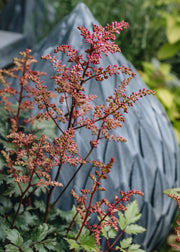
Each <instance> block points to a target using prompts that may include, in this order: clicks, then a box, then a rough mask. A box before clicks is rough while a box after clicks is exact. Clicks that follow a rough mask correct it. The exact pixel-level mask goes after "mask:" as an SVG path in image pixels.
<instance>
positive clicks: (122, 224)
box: [117, 212, 126, 230]
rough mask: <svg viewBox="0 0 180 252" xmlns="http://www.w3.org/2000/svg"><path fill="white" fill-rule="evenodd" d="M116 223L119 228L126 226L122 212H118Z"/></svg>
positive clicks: (122, 228)
mask: <svg viewBox="0 0 180 252" xmlns="http://www.w3.org/2000/svg"><path fill="white" fill-rule="evenodd" d="M118 216H119V218H118V220H117V221H118V224H119V227H120V228H121V230H124V229H125V228H126V219H125V217H124V214H123V213H122V212H118Z"/></svg>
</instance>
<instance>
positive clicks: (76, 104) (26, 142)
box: [0, 21, 154, 252]
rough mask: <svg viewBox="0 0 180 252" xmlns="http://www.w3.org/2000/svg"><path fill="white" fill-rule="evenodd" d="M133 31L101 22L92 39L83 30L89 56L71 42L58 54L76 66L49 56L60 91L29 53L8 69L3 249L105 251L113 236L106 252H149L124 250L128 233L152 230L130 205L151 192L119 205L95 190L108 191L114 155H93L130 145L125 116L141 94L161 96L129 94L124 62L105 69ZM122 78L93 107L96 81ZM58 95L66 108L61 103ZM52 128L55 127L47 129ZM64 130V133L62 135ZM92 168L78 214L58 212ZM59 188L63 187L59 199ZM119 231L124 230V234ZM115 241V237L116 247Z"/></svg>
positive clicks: (1, 172)
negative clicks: (121, 38) (79, 139)
mask: <svg viewBox="0 0 180 252" xmlns="http://www.w3.org/2000/svg"><path fill="white" fill-rule="evenodd" d="M127 26H128V24H127V23H125V22H124V21H122V22H120V23H118V22H113V23H112V25H107V26H106V28H103V27H102V26H97V25H93V33H92V34H91V33H90V32H89V31H88V29H85V28H84V27H78V29H79V30H80V31H81V35H82V36H83V37H84V39H85V42H86V43H87V44H88V45H89V48H87V49H86V51H85V57H83V56H82V55H78V52H77V51H76V50H75V49H73V48H72V47H71V46H69V45H60V46H58V47H57V48H56V49H55V53H65V54H66V55H67V57H68V58H69V62H71V63H72V65H71V67H70V68H69V67H67V66H66V65H63V64H62V62H60V61H59V60H57V59H56V58H55V57H51V55H47V56H42V58H43V59H44V60H47V61H50V62H51V63H52V66H53V67H54V68H55V70H56V74H55V75H54V76H52V77H51V79H52V80H54V82H55V88H54V90H52V91H50V90H48V88H47V86H45V85H44V83H43V81H42V80H41V76H42V75H45V73H42V72H39V71H33V70H31V65H32V64H35V63H36V60H35V59H34V58H33V57H32V56H31V55H30V50H29V49H27V50H26V51H25V52H21V53H20V55H21V58H15V59H14V67H13V68H10V69H8V70H6V69H3V70H0V81H1V90H0V97H1V99H0V103H1V106H2V115H1V119H0V122H1V126H2V127H1V128H0V144H1V148H2V151H1V156H0V165H1V166H0V189H1V192H2V193H1V200H0V209H1V211H0V213H1V214H0V219H1V232H0V243H1V247H2V249H5V250H6V251H29V252H30V251H60V250H59V249H61V251H62V252H63V251H69V249H70V250H71V251H80V250H81V249H83V250H85V251H87V250H88V251H100V243H101V238H102V237H105V238H106V240H107V244H108V246H107V250H106V251H110V249H112V248H114V247H115V246H119V249H121V251H132V250H133V251H142V250H140V249H139V245H135V244H133V243H132V239H131V238H130V237H129V238H128V239H124V240H122V241H121V243H120V244H119V245H118V242H119V238H120V237H121V235H122V233H124V232H126V233H127V234H138V233H141V232H143V231H144V228H142V227H140V226H138V225H137V224H135V222H136V221H137V220H138V219H139V218H140V214H139V209H138V206H137V202H133V203H130V204H129V205H127V206H124V203H125V202H127V201H129V200H130V198H131V197H132V196H133V195H134V194H139V195H143V194H142V193H141V192H140V191H135V190H133V191H129V192H122V191H121V192H120V195H115V197H114V202H113V203H111V202H108V200H107V199H106V198H103V199H101V200H100V201H99V202H96V203H95V204H92V202H93V197H94V195H95V193H97V191H104V190H106V188H103V187H101V181H102V180H104V179H108V174H109V173H110V172H111V169H112V165H113V162H114V158H113V157H112V158H111V160H110V161H109V163H107V164H105V163H103V162H102V161H101V160H91V159H90V156H91V153H92V152H93V151H94V150H95V149H96V148H98V145H99V142H100V141H101V140H102V139H107V140H109V141H111V140H112V141H119V142H121V141H126V140H125V139H124V138H123V137H121V136H117V135H113V132H112V129H116V128H119V127H121V126H122V123H123V122H124V115H123V114H124V113H127V112H128V109H129V107H132V106H133V104H134V103H135V102H136V101H137V100H138V99H139V97H143V96H146V95H148V94H152V93H154V92H153V91H150V90H145V89H143V90H139V91H137V92H135V93H134V92H133V93H132V94H130V96H127V95H126V93H125V90H126V86H127V85H128V84H129V82H130V80H131V79H132V78H133V77H134V76H135V74H134V73H133V72H132V71H131V69H129V68H127V67H125V66H117V65H114V66H111V65H109V66H106V68H104V69H103V68H102V67H100V66H99V64H100V60H101V58H102V55H103V54H104V55H105V56H107V55H108V53H111V54H114V53H116V52H119V51H120V48H119V47H118V46H117V45H116V44H115V43H114V40H115V38H116V36H115V35H116V34H118V33H119V31H122V30H123V29H126V28H127ZM120 73H122V74H123V75H124V80H123V81H122V82H121V83H120V84H119V86H118V87H117V88H116V89H115V90H114V93H113V94H112V95H110V96H109V97H107V99H106V101H107V105H105V104H96V105H93V104H92V101H93V100H95V99H96V96H95V95H91V94H86V87H87V85H88V82H89V80H91V79H92V78H94V79H95V80H96V81H98V82H99V83H98V85H100V84H101V82H103V80H104V79H108V78H109V77H110V76H112V75H116V74H120ZM12 79H15V80H16V83H18V85H19V86H18V87H17V89H15V88H14V86H13V85H12V83H13V82H12ZM52 98H55V99H56V101H59V104H54V103H53V100H52ZM62 104H63V108H64V109H62ZM35 107H36V110H34V108H35ZM31 111H37V113H31ZM30 114H32V115H31V116H29V115H30ZM44 123H46V125H48V128H49V130H45V131H44V130H43V127H42V125H44ZM52 125H53V126H52ZM81 128H85V129H86V131H87V132H88V134H89V133H91V134H92V138H91V140H90V142H89V143H88V144H89V151H88V152H87V153H86V156H85V157H82V156H81V153H79V150H78V146H77V143H76V141H75V135H76V132H77V131H78V130H79V129H81ZM57 130H58V131H59V135H58V136H57V135H56V134H55V132H56V131H57ZM51 131H52V132H51ZM51 133H52V134H51ZM45 134H46V135H45ZM67 164H69V165H70V166H72V168H73V167H75V168H76V170H75V172H74V174H73V176H72V177H71V178H70V179H69V181H68V182H67V184H66V185H63V184H62V183H61V182H59V176H60V173H61V168H62V167H63V166H64V165H67ZM86 164H93V167H94V168H93V169H92V173H91V174H90V175H89V179H90V181H91V182H90V183H91V184H92V187H91V190H87V189H86V188H82V190H81V193H82V195H81V196H79V195H78V194H76V192H74V191H72V195H73V197H74V198H75V200H76V202H77V204H76V206H75V207H74V208H73V209H72V211H70V212H62V211H61V210H59V209H57V208H56V207H55V205H56V202H57V201H59V200H61V196H62V195H63V193H64V192H65V191H66V189H67V188H68V186H69V185H70V183H71V182H72V181H73V179H74V178H75V176H77V174H78V172H79V171H80V170H81V169H83V168H84V167H86ZM54 167H58V170H57V174H56V176H55V178H54V180H52V178H51V176H50V173H51V170H52V169H53V168H54ZM93 170H95V171H94V172H93ZM55 187H63V189H62V191H61V193H60V194H59V195H57V198H56V199H55V200H54V201H53V202H52V200H51V196H52V193H53V191H54V188H55ZM69 197H70V195H69ZM117 213H118V216H116V214H117ZM94 214H95V215H96V216H97V223H93V224H92V223H91V216H92V215H94ZM119 229H120V230H121V233H120V234H116V233H118V231H119ZM65 231H66V232H65ZM110 238H114V241H113V242H112V243H111V242H110V241H109V239H110ZM68 245H69V247H68Z"/></svg>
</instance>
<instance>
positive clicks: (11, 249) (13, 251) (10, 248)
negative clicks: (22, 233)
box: [5, 244, 19, 252]
mask: <svg viewBox="0 0 180 252" xmlns="http://www.w3.org/2000/svg"><path fill="white" fill-rule="evenodd" d="M5 248H6V250H5V251H6V252H19V249H18V248H17V247H16V246H15V245H12V244H8V245H6V246H5Z"/></svg>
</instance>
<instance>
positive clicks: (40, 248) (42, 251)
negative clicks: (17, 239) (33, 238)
mask: <svg viewBox="0 0 180 252" xmlns="http://www.w3.org/2000/svg"><path fill="white" fill-rule="evenodd" d="M34 247H35V249H36V250H37V251H39V252H47V249H46V248H45V247H44V245H43V244H35V245H34Z"/></svg>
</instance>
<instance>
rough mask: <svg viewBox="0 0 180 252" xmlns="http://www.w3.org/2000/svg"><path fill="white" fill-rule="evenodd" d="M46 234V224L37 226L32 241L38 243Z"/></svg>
mask: <svg viewBox="0 0 180 252" xmlns="http://www.w3.org/2000/svg"><path fill="white" fill-rule="evenodd" d="M47 234H48V225H47V224H46V223H43V224H42V225H39V227H38V228H36V229H34V230H33V233H32V239H33V241H36V242H40V241H42V240H43V239H45V238H46V236H47Z"/></svg>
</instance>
